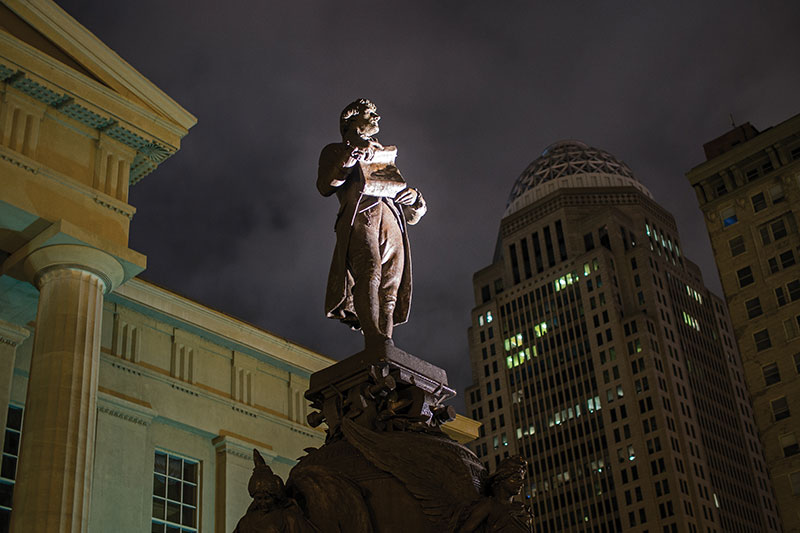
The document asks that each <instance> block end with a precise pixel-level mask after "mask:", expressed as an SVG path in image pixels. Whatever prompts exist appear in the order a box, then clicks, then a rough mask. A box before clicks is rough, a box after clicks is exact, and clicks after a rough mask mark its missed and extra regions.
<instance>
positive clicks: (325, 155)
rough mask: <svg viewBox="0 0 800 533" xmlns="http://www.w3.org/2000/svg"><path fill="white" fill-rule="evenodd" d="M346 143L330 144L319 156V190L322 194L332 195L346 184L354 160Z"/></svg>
mask: <svg viewBox="0 0 800 533" xmlns="http://www.w3.org/2000/svg"><path fill="white" fill-rule="evenodd" d="M350 155H351V153H350V150H349V149H348V147H347V145H345V144H341V143H340V144H329V145H328V146H326V147H325V148H323V149H322V153H321V154H320V156H319V171H318V173H317V190H319V192H320V194H322V196H330V195H332V194H333V193H334V192H336V190H337V189H338V188H339V187H341V186H342V185H344V184H345V182H346V181H347V175H348V174H349V173H350V170H351V169H352V167H353V164H354V162H355V161H354V160H353V158H352V157H350Z"/></svg>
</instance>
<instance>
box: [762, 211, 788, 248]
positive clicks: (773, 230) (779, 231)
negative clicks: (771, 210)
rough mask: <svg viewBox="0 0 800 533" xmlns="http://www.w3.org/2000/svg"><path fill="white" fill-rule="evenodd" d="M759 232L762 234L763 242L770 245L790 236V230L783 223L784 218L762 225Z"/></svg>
mask: <svg viewBox="0 0 800 533" xmlns="http://www.w3.org/2000/svg"><path fill="white" fill-rule="evenodd" d="M758 232H759V233H760V234H761V242H763V243H764V244H769V243H771V242H772V241H778V240H780V239H782V238H784V237H786V235H788V230H787V229H786V223H785V222H784V221H783V217H778V218H776V219H773V220H770V221H769V222H767V223H766V224H762V225H761V226H759V228H758Z"/></svg>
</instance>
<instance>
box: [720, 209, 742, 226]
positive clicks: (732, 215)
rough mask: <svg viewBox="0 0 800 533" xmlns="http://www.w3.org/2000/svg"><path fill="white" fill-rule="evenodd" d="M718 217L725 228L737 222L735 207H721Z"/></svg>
mask: <svg viewBox="0 0 800 533" xmlns="http://www.w3.org/2000/svg"><path fill="white" fill-rule="evenodd" d="M720 218H721V219H722V227H723V228H727V227H728V226H731V225H733V224H736V223H737V222H739V217H737V216H736V209H735V208H733V207H728V208H727V209H723V210H722V211H721V212H720Z"/></svg>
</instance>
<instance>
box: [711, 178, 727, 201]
mask: <svg viewBox="0 0 800 533" xmlns="http://www.w3.org/2000/svg"><path fill="white" fill-rule="evenodd" d="M711 188H712V189H714V195H715V196H716V197H717V198H719V197H720V196H722V195H724V194H727V192H728V188H727V187H726V186H725V181H723V179H722V178H716V179H715V180H714V181H712V182H711Z"/></svg>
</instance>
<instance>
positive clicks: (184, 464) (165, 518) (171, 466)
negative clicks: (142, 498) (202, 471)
mask: <svg viewBox="0 0 800 533" xmlns="http://www.w3.org/2000/svg"><path fill="white" fill-rule="evenodd" d="M199 466H200V465H199V463H198V462H197V461H192V460H190V459H184V458H182V457H178V456H176V455H173V454H171V453H167V452H162V451H158V450H156V454H155V466H154V470H155V471H154V473H153V520H152V533H190V532H196V531H197V502H198V486H197V480H198V474H199V472H198V471H199Z"/></svg>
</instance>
